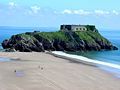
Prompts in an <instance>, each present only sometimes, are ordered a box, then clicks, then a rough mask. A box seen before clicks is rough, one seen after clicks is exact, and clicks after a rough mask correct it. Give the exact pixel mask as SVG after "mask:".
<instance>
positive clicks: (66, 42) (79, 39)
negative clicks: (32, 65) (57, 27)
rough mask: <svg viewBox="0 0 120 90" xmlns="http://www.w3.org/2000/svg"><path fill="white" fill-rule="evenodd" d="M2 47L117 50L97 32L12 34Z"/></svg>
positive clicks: (22, 49) (53, 49) (20, 49)
mask: <svg viewBox="0 0 120 90" xmlns="http://www.w3.org/2000/svg"><path fill="white" fill-rule="evenodd" d="M2 46H3V48H4V49H15V50H16V51H20V52H31V51H35V52H44V51H45V50H48V51H55V50H56V51H91V50H95V51H100V50H102V49H105V50H117V49H118V48H117V47H115V46H113V45H112V44H111V43H110V42H109V41H108V40H107V39H105V38H104V37H102V36H101V35H100V34H99V33H98V32H91V31H86V32H28V33H23V34H18V35H13V36H12V37H11V38H10V39H9V40H4V41H3V43H2Z"/></svg>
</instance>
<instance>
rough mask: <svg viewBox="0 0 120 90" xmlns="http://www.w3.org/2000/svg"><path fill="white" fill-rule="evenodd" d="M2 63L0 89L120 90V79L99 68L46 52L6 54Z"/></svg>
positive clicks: (3, 55)
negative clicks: (5, 58) (6, 59)
mask: <svg viewBox="0 0 120 90" xmlns="http://www.w3.org/2000/svg"><path fill="white" fill-rule="evenodd" d="M0 57H8V58H11V59H13V60H12V61H10V62H0V90H120V79H118V78H117V77H114V76H113V75H111V74H109V73H107V72H105V71H102V70H100V69H99V68H97V67H93V66H89V65H84V64H81V63H77V62H72V61H69V60H65V59H61V58H57V57H54V56H52V55H49V54H46V53H36V52H32V53H21V52H14V53H6V52H1V53H0Z"/></svg>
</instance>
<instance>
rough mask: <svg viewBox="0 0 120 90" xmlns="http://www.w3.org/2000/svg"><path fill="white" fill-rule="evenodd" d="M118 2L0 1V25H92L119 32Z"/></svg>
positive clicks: (62, 0) (116, 0)
mask: <svg viewBox="0 0 120 90" xmlns="http://www.w3.org/2000/svg"><path fill="white" fill-rule="evenodd" d="M119 3H120V1H119V0H0V26H28V27H36V26H37V27H41V26H43V27H46V26H48V27H49V26H50V27H58V26H59V25H60V24H95V25H96V26H97V27H98V28H110V29H113V28H115V29H120V6H119Z"/></svg>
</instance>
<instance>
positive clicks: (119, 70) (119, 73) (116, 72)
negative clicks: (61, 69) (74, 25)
mask: <svg viewBox="0 0 120 90" xmlns="http://www.w3.org/2000/svg"><path fill="white" fill-rule="evenodd" d="M48 54H51V55H53V56H55V57H58V58H62V59H66V60H70V61H72V62H76V63H81V64H84V65H88V66H94V67H96V68H99V69H101V70H104V71H106V72H108V73H110V74H112V75H113V76H115V77H117V78H120V65H118V64H112V63H108V62H103V61H99V60H93V59H89V58H87V57H84V56H78V55H73V54H67V53H65V52H61V51H53V52H48Z"/></svg>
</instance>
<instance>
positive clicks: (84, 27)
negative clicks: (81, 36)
mask: <svg viewBox="0 0 120 90" xmlns="http://www.w3.org/2000/svg"><path fill="white" fill-rule="evenodd" d="M60 30H61V31H89V30H91V31H94V32H95V31H96V28H95V26H94V25H61V26H60Z"/></svg>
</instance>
